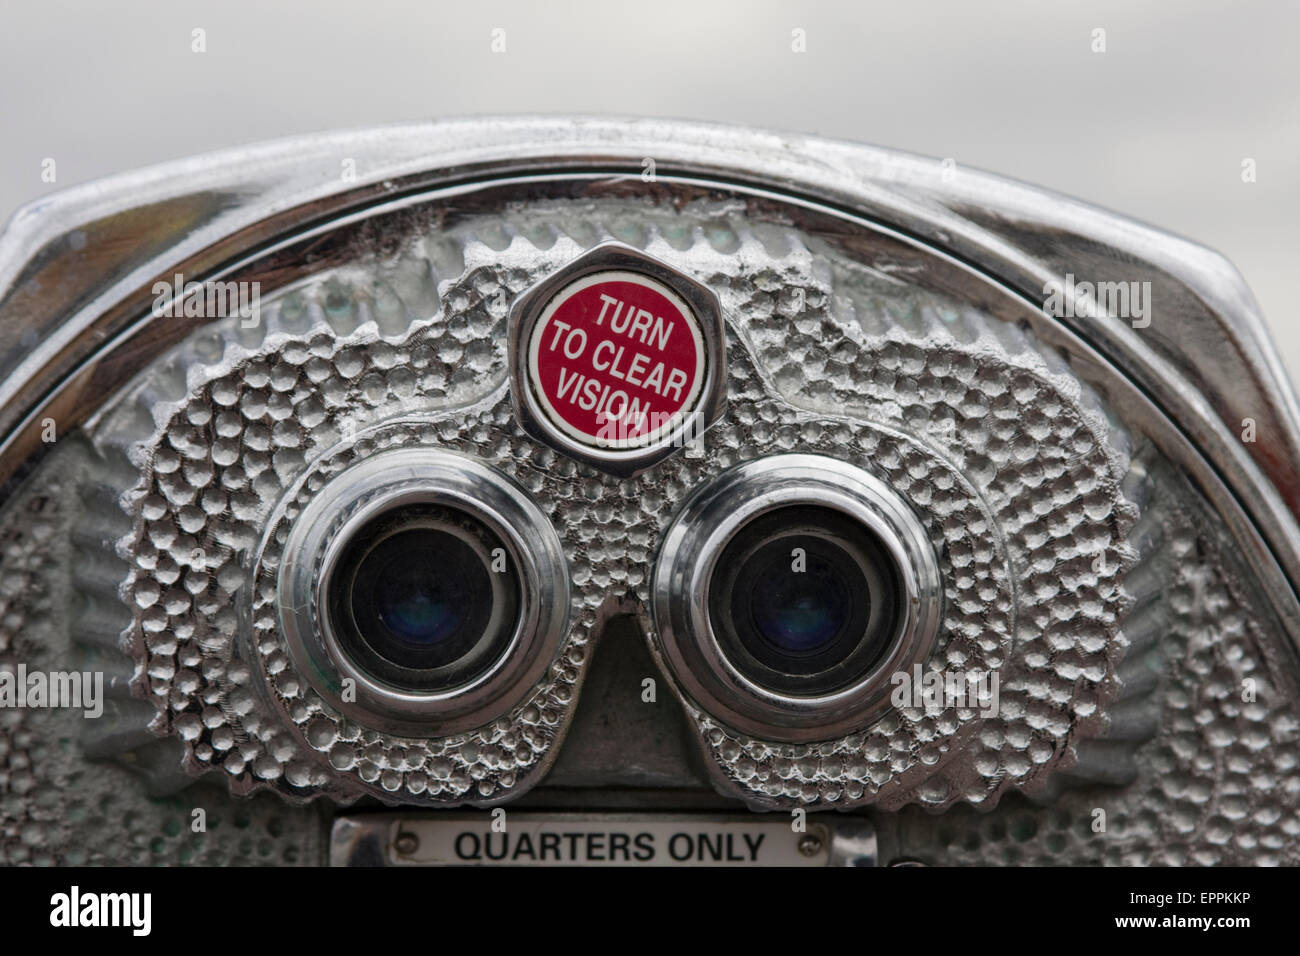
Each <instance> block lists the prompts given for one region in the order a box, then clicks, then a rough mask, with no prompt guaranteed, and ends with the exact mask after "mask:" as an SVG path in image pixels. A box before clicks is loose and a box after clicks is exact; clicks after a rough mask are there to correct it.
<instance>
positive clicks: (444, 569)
mask: <svg viewBox="0 0 1300 956" xmlns="http://www.w3.org/2000/svg"><path fill="white" fill-rule="evenodd" d="M448 557H449V556H448V555H447V554H445V553H444V554H439V553H438V552H436V551H431V550H425V549H420V550H412V551H408V552H405V553H403V554H401V555H399V556H397V557H395V558H394V559H393V560H391V561H389V562H387V564H386V565H385V566H384V567H383V568H382V569H381V570H380V571H379V573H378V574H377V575H376V579H375V599H374V601H375V603H374V607H375V612H376V614H377V615H378V616H379V620H380V621H381V622H383V625H384V626H385V627H386V628H388V630H389V631H390V632H391V633H392V635H393V637H395V638H396V639H397V640H399V641H401V642H403V643H406V644H413V645H430V644H440V643H442V642H443V641H446V640H447V639H449V638H450V637H452V636H453V635H455V634H456V633H457V632H458V631H459V630H460V629H461V628H462V627H463V626H464V623H465V611H466V608H467V606H468V602H469V597H470V592H471V591H472V590H473V588H472V586H471V584H470V582H469V580H468V578H467V575H466V573H465V569H464V568H461V567H456V566H454V565H451V564H449V562H448V561H447V558H448Z"/></svg>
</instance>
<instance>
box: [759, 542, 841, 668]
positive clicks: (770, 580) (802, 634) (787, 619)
mask: <svg viewBox="0 0 1300 956" xmlns="http://www.w3.org/2000/svg"><path fill="white" fill-rule="evenodd" d="M754 583H755V588H754V592H753V596H752V603H751V605H750V607H751V609H752V614H753V621H754V627H755V629H756V630H757V631H758V634H759V636H760V637H762V638H763V640H765V641H767V642H768V643H769V644H771V645H772V646H774V647H776V648H779V649H780V650H782V651H786V652H789V653H793V654H810V653H814V652H816V651H818V650H821V649H822V648H824V647H825V646H827V645H828V644H829V643H830V642H831V641H833V640H834V639H835V637H836V636H837V635H838V634H839V633H840V632H841V631H842V630H843V629H844V627H845V625H846V624H847V623H848V619H849V616H850V614H851V613H852V595H851V594H850V593H849V589H848V586H847V585H846V583H845V582H844V579H843V578H842V577H841V576H840V575H839V574H838V573H836V570H835V568H833V567H832V566H831V565H830V564H829V563H827V562H825V561H822V560H819V559H818V558H816V557H810V558H809V560H808V563H807V567H806V568H804V569H803V570H800V571H793V570H791V566H790V561H789V560H778V561H774V562H773V563H772V564H770V565H769V566H768V567H766V568H764V569H763V571H762V572H760V573H759V575H758V576H757V578H756V579H755V582H754Z"/></svg>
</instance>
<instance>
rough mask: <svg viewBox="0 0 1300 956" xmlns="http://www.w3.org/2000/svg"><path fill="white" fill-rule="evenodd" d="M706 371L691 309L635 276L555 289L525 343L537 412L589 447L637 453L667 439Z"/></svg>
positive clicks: (597, 278)
mask: <svg viewBox="0 0 1300 956" xmlns="http://www.w3.org/2000/svg"><path fill="white" fill-rule="evenodd" d="M704 365H705V360H704V337H703V335H702V333H701V331H700V324H699V321H698V320H697V319H696V317H695V314H694V313H693V312H692V311H691V308H690V306H688V305H687V304H686V303H685V302H684V301H683V300H682V299H681V297H680V296H678V295H677V294H676V293H674V292H673V291H672V290H671V289H669V288H668V287H667V286H665V285H664V284H663V283H661V282H657V281H656V280H654V279H651V278H650V277H648V276H645V275H640V274H637V273H634V272H626V271H611V272H597V273H595V274H593V275H588V276H584V277H583V278H581V279H578V280H577V281H575V282H573V283H571V284H569V285H568V286H566V287H565V288H563V289H561V290H560V292H559V293H558V294H557V295H556V296H555V297H554V298H553V299H552V300H551V301H550V302H549V303H548V304H547V305H546V307H545V309H544V310H543V311H542V314H541V316H540V317H539V318H538V320H537V322H536V324H535V325H534V326H533V329H532V335H531V337H530V341H529V343H528V374H529V378H530V380H531V384H532V387H533V389H534V391H535V394H536V396H537V399H538V402H539V404H540V405H541V408H542V411H543V412H544V413H545V414H546V416H547V418H549V419H550V420H551V422H552V423H554V424H555V425H556V426H557V427H559V428H560V429H561V430H563V431H564V432H565V434H567V435H569V436H570V437H572V438H574V439H576V440H577V441H579V442H582V443H583V444H587V445H591V446H593V447H605V448H609V447H613V448H630V447H639V446H642V445H646V444H650V443H653V442H655V441H656V440H658V439H660V438H662V437H663V436H664V435H667V434H671V433H672V432H673V431H674V430H675V429H676V428H677V427H678V426H679V425H680V424H681V423H682V420H683V419H684V418H685V416H686V415H688V414H689V413H690V412H691V411H692V410H693V409H694V408H695V407H696V405H697V404H698V402H699V397H700V392H701V390H702V387H703V384H704Z"/></svg>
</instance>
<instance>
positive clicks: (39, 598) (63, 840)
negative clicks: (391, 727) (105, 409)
mask: <svg viewBox="0 0 1300 956" xmlns="http://www.w3.org/2000/svg"><path fill="white" fill-rule="evenodd" d="M88 457H89V456H88V455H87V454H86V452H85V450H84V449H83V448H82V447H81V446H80V445H79V443H77V442H76V441H75V440H74V439H67V440H64V442H62V443H61V445H60V448H59V449H58V451H57V452H55V453H54V454H53V455H51V457H50V466H49V467H48V469H47V470H46V471H45V472H43V473H41V474H39V475H37V476H34V478H33V480H32V481H31V482H29V483H28V485H27V486H26V487H25V488H24V490H23V491H22V492H21V493H20V494H19V495H17V496H15V500H14V501H12V502H10V504H9V508H8V510H6V512H5V513H4V515H3V517H0V557H2V559H3V566H4V573H3V575H0V663H16V662H22V663H25V664H26V665H27V667H28V669H29V670H41V671H54V670H67V669H97V670H99V669H102V670H104V671H105V672H106V675H105V696H106V700H105V705H104V714H103V716H102V717H100V718H98V719H93V720H87V719H85V718H83V716H82V712H81V711H80V710H65V709H18V708H0V865H6V866H12V865H38V866H48V865H86V864H89V865H95V866H99V865H116V866H122V865H131V866H143V865H157V864H169V865H170V864H196V865H207V866H253V865H299V864H301V865H314V864H319V863H320V862H322V861H323V859H324V853H325V834H326V833H327V824H326V823H325V821H324V820H322V818H321V815H320V814H319V813H317V812H315V811H313V810H310V809H307V808H298V809H295V808H292V807H289V806H286V805H285V803H284V802H283V801H282V800H278V799H276V798H275V797H273V796H271V795H269V794H264V795H262V796H260V797H258V798H256V799H254V800H239V799H236V798H233V797H232V796H231V795H230V794H229V793H228V792H226V788H224V787H220V788H218V787H212V786H206V785H202V784H195V783H194V781H193V780H191V779H186V780H184V781H183V784H186V785H189V786H187V787H185V788H184V789H183V791H178V790H177V789H176V787H177V782H176V780H175V779H174V778H175V776H176V775H177V774H176V769H175V767H176V761H177V758H178V751H177V749H176V748H174V747H171V746H168V743H169V742H167V741H162V740H158V739H156V738H153V737H152V735H150V734H148V733H147V732H145V733H143V734H142V733H140V731H142V730H144V726H143V721H145V720H147V719H148V711H149V708H148V707H147V706H146V705H144V704H143V702H140V701H135V700H132V699H130V697H129V696H128V693H127V683H128V681H129V678H130V669H129V668H123V667H122V666H121V664H122V661H121V658H120V657H118V656H117V655H118V653H119V652H116V651H114V650H113V649H112V647H111V645H108V646H105V645H104V644H102V643H100V642H99V641H98V640H96V639H94V638H93V637H88V636H87V631H86V630H85V629H84V626H82V627H79V626H77V625H74V624H73V623H72V622H73V621H75V620H82V621H85V620H86V619H87V618H96V617H99V616H101V614H100V609H99V607H98V606H96V605H95V604H94V603H93V601H92V598H91V595H90V594H89V593H88V591H87V590H86V589H85V588H84V587H82V586H80V585H79V584H78V582H76V581H74V580H73V574H72V568H73V567H74V565H75V564H76V559H75V558H74V555H75V554H77V553H78V551H79V550H81V549H84V548H89V547H91V546H92V545H91V543H90V541H89V540H87V538H86V537H83V533H84V529H85V526H86V525H87V524H93V521H89V520H88V518H87V514H88V510H89V509H88V505H87V503H86V502H85V501H84V500H83V497H82V489H83V488H85V487H87V486H90V485H93V484H94V476H93V475H91V474H88V473H87V459H88ZM82 580H83V581H84V580H85V579H84V577H83V579H82ZM110 619H111V618H110ZM78 631H80V632H81V635H82V636H81V638H80V639H73V638H72V637H71V635H72V634H74V633H76V632H78ZM132 705H136V706H135V707H133V706H132ZM136 708H143V713H142V712H141V710H139V709H136ZM132 728H134V732H133V731H132ZM105 756H111V757H113V758H115V759H112V760H106V759H103V758H104V757H105ZM169 765H170V766H171V768H173V769H171V771H170V774H169ZM196 810H201V811H202V823H203V830H202V831H201V832H196V831H195V829H194V824H195V820H196V817H195V811H196Z"/></svg>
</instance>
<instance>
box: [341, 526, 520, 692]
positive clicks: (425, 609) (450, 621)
mask: <svg viewBox="0 0 1300 956" xmlns="http://www.w3.org/2000/svg"><path fill="white" fill-rule="evenodd" d="M506 553H507V552H506V549H505V545H504V543H503V542H502V541H501V539H500V537H499V536H498V535H496V534H495V533H494V532H493V531H492V530H491V529H490V528H488V527H487V526H486V525H485V524H484V523H483V522H482V521H479V520H477V519H476V518H475V517H473V516H472V515H470V514H467V513H465V512H463V511H459V510H456V509H452V508H446V507H438V506H432V505H425V506H419V505H417V506H407V507H404V508H399V509H395V510H394V511H391V512H388V513H384V514H381V515H379V516H377V517H375V518H373V519H372V520H371V521H370V522H369V523H368V524H366V525H365V526H363V527H362V528H360V529H358V530H357V532H356V533H355V534H354V535H353V537H352V539H351V540H349V541H348V543H347V544H346V545H345V546H344V548H343V549H342V552H341V554H340V556H339V559H338V564H337V567H336V569H335V571H334V574H333V575H332V578H331V586H330V594H329V595H328V596H327V602H328V613H329V615H330V618H331V625H332V627H333V628H334V631H335V633H336V634H337V636H338V640H339V643H340V645H341V646H342V648H343V650H344V652H345V653H347V654H348V655H349V656H350V657H352V658H353V660H354V661H355V662H356V663H357V665H358V666H360V667H362V668H363V669H365V670H367V671H368V672H370V673H371V674H373V675H374V676H376V677H378V678H379V679H381V680H384V681H386V682H388V683H391V684H393V685H394V686H397V687H403V688H407V689H409V690H412V691H436V690H444V689H447V688H450V687H455V686H457V685H458V684H463V683H466V682H469V681H472V680H473V679H474V678H475V677H477V676H480V675H481V674H482V673H483V672H484V671H486V670H487V669H488V668H490V667H491V666H492V664H493V663H494V662H495V661H496V660H497V659H498V658H499V657H500V656H501V655H502V654H503V653H505V652H506V650H507V649H508V648H509V644H510V639H511V637H512V635H513V634H514V631H515V629H516V627H517V626H518V624H519V611H520V582H519V575H518V572H517V570H516V569H515V568H514V567H513V564H512V563H511V562H508V561H506V560H505V555H506ZM494 556H495V557H494Z"/></svg>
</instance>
